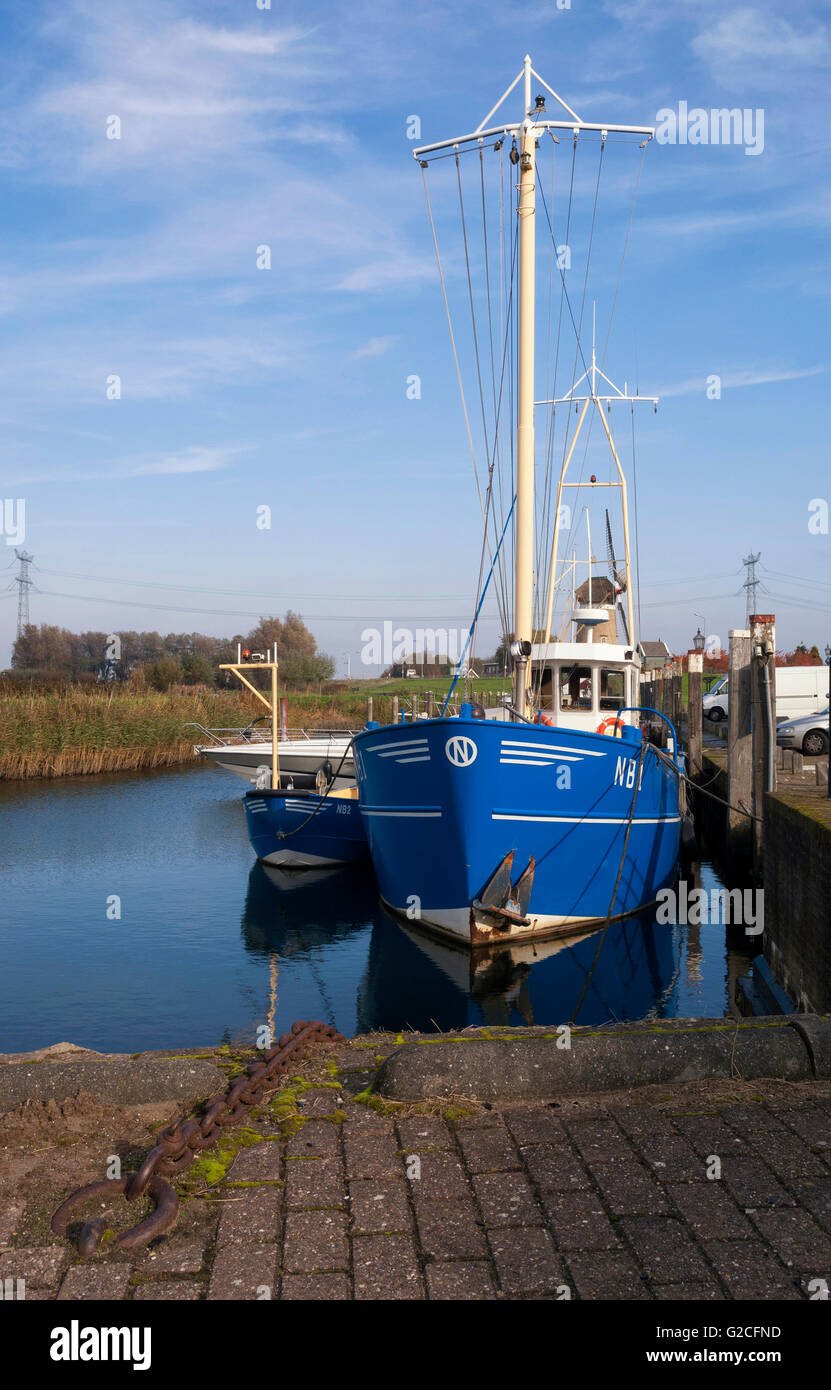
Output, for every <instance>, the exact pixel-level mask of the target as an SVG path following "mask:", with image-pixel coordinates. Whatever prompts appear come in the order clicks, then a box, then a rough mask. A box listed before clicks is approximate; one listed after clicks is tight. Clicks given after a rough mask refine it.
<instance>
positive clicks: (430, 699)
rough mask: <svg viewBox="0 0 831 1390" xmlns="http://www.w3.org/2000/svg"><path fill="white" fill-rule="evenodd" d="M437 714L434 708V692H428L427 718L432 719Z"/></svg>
mask: <svg viewBox="0 0 831 1390" xmlns="http://www.w3.org/2000/svg"><path fill="white" fill-rule="evenodd" d="M435 712H436V711H435V709H434V708H433V692H432V690H428V691H427V717H428V719H432V718H433V716H434V715H435Z"/></svg>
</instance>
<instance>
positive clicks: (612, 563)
mask: <svg viewBox="0 0 831 1390" xmlns="http://www.w3.org/2000/svg"><path fill="white" fill-rule="evenodd" d="M606 550H607V553H608V558H609V571H610V573H611V576H612V583H613V584H614V587H615V600H616V602H617V611H618V613H619V614H620V621H621V623H622V624H623V635H624V637H625V638H626V645H627V647H628V646H629V644H630V643H631V641H632V638H631V637H630V635H629V624H628V623H627V621H626V614H625V613H624V611H623V604H622V603H621V601H620V596H621V594H622V593H624V592H625V590H626V575H625V573H624V574H621V572H620V571H619V570H618V566H617V560H616V559H615V543H614V541H613V539H612V524H611V522H610V521H609V513H608V511H607V512H606Z"/></svg>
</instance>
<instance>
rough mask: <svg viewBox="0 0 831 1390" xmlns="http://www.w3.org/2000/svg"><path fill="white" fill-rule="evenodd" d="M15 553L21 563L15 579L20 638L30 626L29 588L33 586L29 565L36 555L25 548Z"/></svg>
mask: <svg viewBox="0 0 831 1390" xmlns="http://www.w3.org/2000/svg"><path fill="white" fill-rule="evenodd" d="M14 553H15V556H16V557H17V560H18V562H19V564H20V569H19V571H18V575H17V579H16V580H15V583H16V584H17V636H18V638H20V637H22V636H23V634H24V632H25V631H26V628H27V627H28V626H29V590H30V589H31V588H32V580H31V578H30V576H29V566H30V564H31V563H32V561H33V560H34V558H35V557H34V555H29V553H28V552H27V551H25V550H15V552H14Z"/></svg>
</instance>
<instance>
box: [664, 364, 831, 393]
mask: <svg viewBox="0 0 831 1390" xmlns="http://www.w3.org/2000/svg"><path fill="white" fill-rule="evenodd" d="M827 371H828V368H827V367H747V368H744V369H742V370H740V371H732V372H723V373H720V376H721V386H722V390H725V391H729V390H737V389H739V388H741V387H744V386H769V385H771V384H772V383H774V382H777V381H799V380H801V379H802V378H804V377H810V376H821V375H822V374H823V373H824V372H827ZM707 377H708V373H707V372H702V374H701V376H697V377H689V378H688V379H687V380H686V381H679V382H676V383H675V384H674V385H670V386H662V387H661V388H660V389H659V390H658V391H657V392H656V395H658V396H660V397H661V399H665V398H666V397H669V396H692V395H701V396H703V395H704V393H705V391H706V389H707V384H708V383H707Z"/></svg>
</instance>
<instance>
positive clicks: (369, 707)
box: [366, 695, 372, 724]
mask: <svg viewBox="0 0 831 1390" xmlns="http://www.w3.org/2000/svg"><path fill="white" fill-rule="evenodd" d="M371 721H372V696H371V695H367V697H366V722H367V724H369V723H371Z"/></svg>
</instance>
